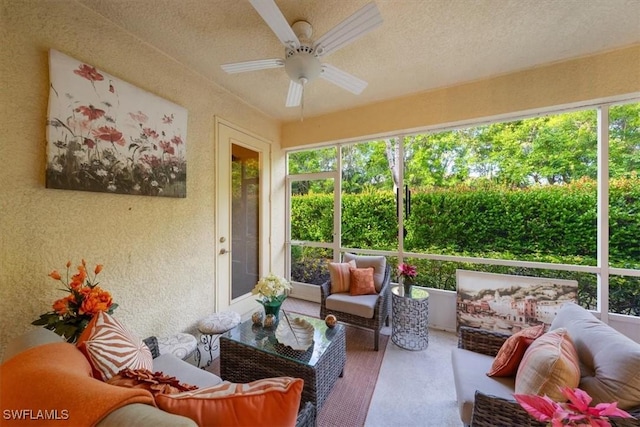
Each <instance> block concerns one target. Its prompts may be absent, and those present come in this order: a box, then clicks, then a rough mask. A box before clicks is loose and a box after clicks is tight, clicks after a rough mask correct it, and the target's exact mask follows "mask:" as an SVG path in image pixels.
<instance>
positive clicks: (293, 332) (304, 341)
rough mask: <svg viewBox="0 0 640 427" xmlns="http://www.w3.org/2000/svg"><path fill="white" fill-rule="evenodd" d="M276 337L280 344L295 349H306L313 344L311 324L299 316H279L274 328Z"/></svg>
mask: <svg viewBox="0 0 640 427" xmlns="http://www.w3.org/2000/svg"><path fill="white" fill-rule="evenodd" d="M276 339H277V340H278V342H279V343H280V344H282V345H286V346H287V347H291V348H292V349H293V350H296V351H306V350H307V349H308V348H309V347H311V344H313V325H312V324H311V323H309V322H307V321H306V320H304V319H301V318H300V317H296V318H295V319H292V318H289V322H287V318H286V317H285V316H284V315H282V316H280V322H279V323H278V327H277V328H276Z"/></svg>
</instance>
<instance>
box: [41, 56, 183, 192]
mask: <svg viewBox="0 0 640 427" xmlns="http://www.w3.org/2000/svg"><path fill="white" fill-rule="evenodd" d="M49 73H50V80H51V85H50V92H49V113H48V118H47V179H46V186H47V188H58V189H67V190H82V191H98V192H107V193H119V194H138V195H147V196H164V197H186V194H187V186H186V184H187V159H186V135H187V111H186V109H184V108H183V107H180V106H179V105H176V104H174V103H172V102H169V101H167V100H165V99H162V98H160V97H158V96H156V95H153V94H151V93H149V92H146V91H143V90H141V89H139V88H137V87H135V86H133V85H131V84H129V83H127V82H124V81H122V80H119V79H117V78H116V77H113V76H111V75H109V74H107V73H105V72H102V71H100V70H97V69H96V68H95V67H93V66H91V65H88V64H85V63H83V62H81V61H78V60H76V59H73V58H71V57H69V56H67V55H64V54H63V53H61V52H58V51H56V50H53V49H52V50H50V52H49Z"/></svg>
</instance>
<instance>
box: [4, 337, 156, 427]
mask: <svg viewBox="0 0 640 427" xmlns="http://www.w3.org/2000/svg"><path fill="white" fill-rule="evenodd" d="M0 402H2V408H3V409H21V410H22V409H24V410H29V409H30V410H32V411H33V414H37V412H38V411H43V410H49V411H51V410H57V416H58V417H63V418H62V419H61V420H53V421H52V422H51V423H48V424H47V423H43V422H42V420H40V422H37V421H33V420H29V419H27V420H24V419H23V420H22V423H21V422H18V421H16V422H15V423H14V422H11V423H10V425H32V426H34V425H60V426H62V425H74V426H92V425H95V424H96V423H98V422H99V421H100V420H101V419H102V418H104V417H105V416H106V415H107V414H109V413H110V412H112V411H114V410H116V409H118V408H120V407H122V406H125V405H128V404H131V403H144V404H147V405H154V401H153V396H152V395H151V394H150V393H149V392H148V391H146V390H140V389H128V388H123V387H115V386H112V385H109V384H106V383H104V382H102V381H100V380H98V379H95V378H93V377H92V376H91V366H90V365H89V362H88V361H87V359H86V358H85V356H84V355H83V354H82V353H81V352H80V351H78V349H77V348H76V347H75V346H74V345H73V344H69V343H67V342H59V343H51V344H44V345H40V346H37V347H34V348H31V349H29V350H26V351H23V352H21V353H19V354H17V355H16V356H14V357H12V358H11V359H9V360H7V361H6V362H4V363H3V364H2V365H0ZM3 425H4V424H3Z"/></svg>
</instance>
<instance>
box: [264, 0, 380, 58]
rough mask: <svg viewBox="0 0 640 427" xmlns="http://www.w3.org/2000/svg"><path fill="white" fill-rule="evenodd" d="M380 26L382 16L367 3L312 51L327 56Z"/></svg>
mask: <svg viewBox="0 0 640 427" xmlns="http://www.w3.org/2000/svg"><path fill="white" fill-rule="evenodd" d="M254 1H255V0H254ZM380 25H382V15H380V11H379V10H378V7H377V6H376V4H375V3H373V2H371V3H368V4H367V5H365V6H364V7H363V8H362V9H360V10H358V11H357V12H356V13H354V14H353V15H351V16H350V17H348V18H347V19H345V20H344V21H342V22H341V23H340V24H338V25H336V26H335V27H333V28H332V29H331V30H329V31H328V32H327V33H326V34H325V35H323V36H322V37H320V38H319V39H318V40H316V42H315V44H314V46H313V48H314V51H315V53H316V55H318V56H326V55H329V54H331V53H333V52H335V51H336V50H338V49H341V48H343V47H344V46H346V45H348V44H349V43H351V42H353V41H354V40H357V39H358V38H360V37H361V36H363V35H365V34H367V33H368V32H369V31H372V30H374V29H375V28H377V27H379V26H380Z"/></svg>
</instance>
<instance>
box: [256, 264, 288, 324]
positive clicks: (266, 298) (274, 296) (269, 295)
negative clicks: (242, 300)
mask: <svg viewBox="0 0 640 427" xmlns="http://www.w3.org/2000/svg"><path fill="white" fill-rule="evenodd" d="M290 289H291V284H290V283H289V282H288V281H287V280H286V279H285V278H284V277H280V276H276V275H275V274H273V273H269V274H267V275H266V276H264V277H262V278H260V280H258V283H257V284H256V286H255V287H254V288H253V289H252V290H251V293H252V294H254V295H260V297H261V298H260V299H259V300H256V301H258V302H259V303H260V304H262V306H263V307H264V312H265V314H267V315H269V314H273V315H274V316H275V317H276V319H277V318H278V314H279V313H280V306H281V305H282V302H283V301H284V300H285V299H286V298H287V293H286V292H287V291H288V290H290ZM265 321H266V319H265ZM265 326H266V325H265Z"/></svg>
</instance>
